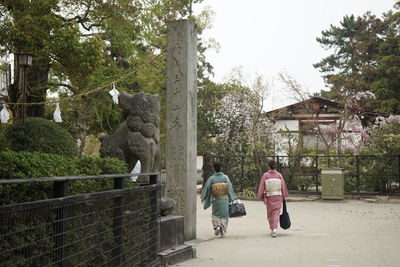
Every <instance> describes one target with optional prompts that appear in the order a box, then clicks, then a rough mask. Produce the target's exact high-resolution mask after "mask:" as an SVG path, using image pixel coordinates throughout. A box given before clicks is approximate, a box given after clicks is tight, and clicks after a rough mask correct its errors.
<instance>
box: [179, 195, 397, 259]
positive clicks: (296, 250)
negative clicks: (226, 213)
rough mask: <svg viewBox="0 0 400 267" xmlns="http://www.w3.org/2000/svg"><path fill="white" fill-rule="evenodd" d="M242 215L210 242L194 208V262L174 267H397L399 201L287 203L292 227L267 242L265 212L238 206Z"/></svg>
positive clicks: (205, 217)
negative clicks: (195, 227)
mask: <svg viewBox="0 0 400 267" xmlns="http://www.w3.org/2000/svg"><path fill="white" fill-rule="evenodd" d="M243 202H244V204H245V206H246V209H247V215H246V216H244V217H242V218H232V219H230V221H229V227H228V234H227V237H226V238H219V237H214V235H213V231H212V227H211V221H210V213H211V210H210V209H209V210H205V211H204V210H203V208H202V206H201V204H200V201H198V203H197V237H198V238H199V239H205V240H207V241H204V242H201V243H198V244H196V254H197V258H195V259H192V260H189V261H186V262H183V263H179V264H176V265H174V266H180V267H185V266H193V267H196V266H210V267H211V266H212V267H214V266H229V267H232V266H240V267H242V266H245V267H257V266H285V267H290V266H304V267H313V266H318V267H319V266H329V267H340V266H352V267H353V266H360V267H366V266H367V267H368V266H371V267H376V266H390V267H392V266H393V267H399V266H400V250H399V249H400V204H399V202H398V201H393V202H391V201H385V203H382V202H368V201H362V200H343V201H322V200H317V201H293V202H288V204H287V205H288V212H289V214H290V217H291V221H292V227H291V228H290V229H288V230H282V229H279V230H278V237H277V238H272V237H271V236H270V232H269V227H268V226H267V221H266V218H265V206H264V204H263V203H261V202H260V201H243Z"/></svg>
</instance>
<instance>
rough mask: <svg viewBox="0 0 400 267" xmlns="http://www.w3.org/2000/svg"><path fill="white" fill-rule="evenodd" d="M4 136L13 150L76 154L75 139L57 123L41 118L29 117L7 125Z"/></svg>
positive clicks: (65, 154)
mask: <svg viewBox="0 0 400 267" xmlns="http://www.w3.org/2000/svg"><path fill="white" fill-rule="evenodd" d="M4 136H5V138H6V139H7V141H8V142H9V148H10V149H12V150H14V151H28V152H43V153H48V154H57V155H64V156H70V157H74V156H77V155H78V149H77V145H76V142H75V140H74V139H73V137H72V136H71V134H70V133H69V132H68V131H67V130H66V129H64V128H63V127H61V126H60V125H59V124H57V123H55V122H53V121H49V120H45V119H42V118H34V117H32V118H29V119H28V120H26V121H25V123H23V122H16V123H14V124H12V125H10V126H8V127H7V129H6V131H5V135H4Z"/></svg>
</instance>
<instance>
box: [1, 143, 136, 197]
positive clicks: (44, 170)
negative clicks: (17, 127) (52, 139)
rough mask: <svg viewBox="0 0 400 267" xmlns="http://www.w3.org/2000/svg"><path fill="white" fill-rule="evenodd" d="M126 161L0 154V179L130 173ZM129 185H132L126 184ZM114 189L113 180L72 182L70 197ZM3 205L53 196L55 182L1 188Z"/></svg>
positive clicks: (10, 153)
mask: <svg viewBox="0 0 400 267" xmlns="http://www.w3.org/2000/svg"><path fill="white" fill-rule="evenodd" d="M127 172H128V169H127V166H126V164H125V162H123V161H121V160H119V159H117V158H101V157H94V156H90V157H83V158H71V157H67V156H61V155H54V154H46V153H40V152H16V151H3V152H0V179H18V178H22V179H28V178H40V177H51V176H85V175H101V174H119V173H127ZM126 184H127V185H128V186H129V185H130V183H126ZM112 188H113V181H112V179H102V180H85V181H76V182H71V183H70V187H69V192H70V194H71V195H75V194H83V193H88V192H98V191H103V190H110V189H112ZM0 190H1V191H0V193H1V194H0V204H11V203H19V202H26V201H34V200H39V199H46V198H50V197H52V192H53V185H52V183H37V184H29V185H9V186H0Z"/></svg>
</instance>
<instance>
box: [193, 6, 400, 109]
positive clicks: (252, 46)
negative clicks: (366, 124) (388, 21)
mask: <svg viewBox="0 0 400 267" xmlns="http://www.w3.org/2000/svg"><path fill="white" fill-rule="evenodd" d="M394 3H395V0H335V1H332V0H301V1H300V0H205V1H204V2H203V3H201V4H200V5H199V4H197V5H196V6H195V13H199V12H200V11H201V10H202V9H203V8H204V7H205V6H209V7H211V9H212V10H213V11H214V12H215V16H214V20H213V27H212V28H211V29H209V30H206V31H205V32H204V34H203V38H204V39H206V40H207V39H208V38H214V39H216V41H217V42H219V44H220V45H221V48H220V50H219V52H218V53H217V52H216V51H209V52H207V53H206V56H207V59H208V61H209V62H210V63H211V64H212V65H213V66H214V73H215V77H214V79H213V80H214V81H215V82H223V81H224V80H225V77H226V75H227V74H228V73H229V72H230V71H231V70H232V68H234V67H237V66H242V67H243V70H244V71H245V73H248V74H249V75H250V77H252V76H254V74H255V73H258V74H260V75H263V76H264V77H265V78H266V79H267V80H269V81H270V82H271V84H272V88H271V92H270V94H269V97H268V100H267V102H266V105H267V107H266V108H265V110H272V109H275V108H279V107H282V106H286V105H288V104H292V103H294V102H295V101H294V100H293V99H292V98H291V97H290V96H289V95H288V93H285V92H283V91H282V85H281V84H280V83H279V81H277V73H279V72H281V71H283V70H286V72H287V73H288V74H289V75H290V76H292V77H293V78H295V79H296V80H297V81H298V82H299V83H300V84H301V85H302V87H303V88H305V89H308V91H309V92H318V91H320V90H321V89H324V87H325V85H324V81H323V79H322V78H321V75H320V73H319V72H318V71H317V70H316V69H315V68H314V67H313V66H312V64H314V63H316V62H318V61H320V60H321V59H322V58H323V57H325V56H327V55H328V54H329V52H327V51H325V50H324V49H323V48H322V47H321V46H320V45H319V43H318V42H317V41H316V37H319V36H321V31H322V30H327V29H329V27H330V25H331V24H333V25H339V22H340V21H341V20H342V18H343V17H344V16H345V15H351V14H354V15H355V16H358V15H362V14H364V13H365V12H366V11H371V12H372V14H375V15H377V16H378V17H381V14H382V13H383V12H387V11H388V10H390V9H392V7H393V5H394Z"/></svg>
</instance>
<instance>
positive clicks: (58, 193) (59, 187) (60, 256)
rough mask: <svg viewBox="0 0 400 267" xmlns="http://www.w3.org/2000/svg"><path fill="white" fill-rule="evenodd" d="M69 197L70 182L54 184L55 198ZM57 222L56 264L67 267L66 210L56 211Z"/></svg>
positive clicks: (59, 209) (55, 229) (55, 232)
mask: <svg viewBox="0 0 400 267" xmlns="http://www.w3.org/2000/svg"><path fill="white" fill-rule="evenodd" d="M65 196H68V182H66V181H63V182H54V183H53V197H54V198H61V197H65ZM54 212H55V221H54V223H53V229H54V251H55V257H54V262H55V263H56V265H58V266H60V267H65V266H67V250H66V246H65V244H66V243H67V236H66V232H67V223H66V221H65V219H66V217H67V211H66V209H65V208H64V207H63V206H61V207H58V208H56V209H55V210H54Z"/></svg>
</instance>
